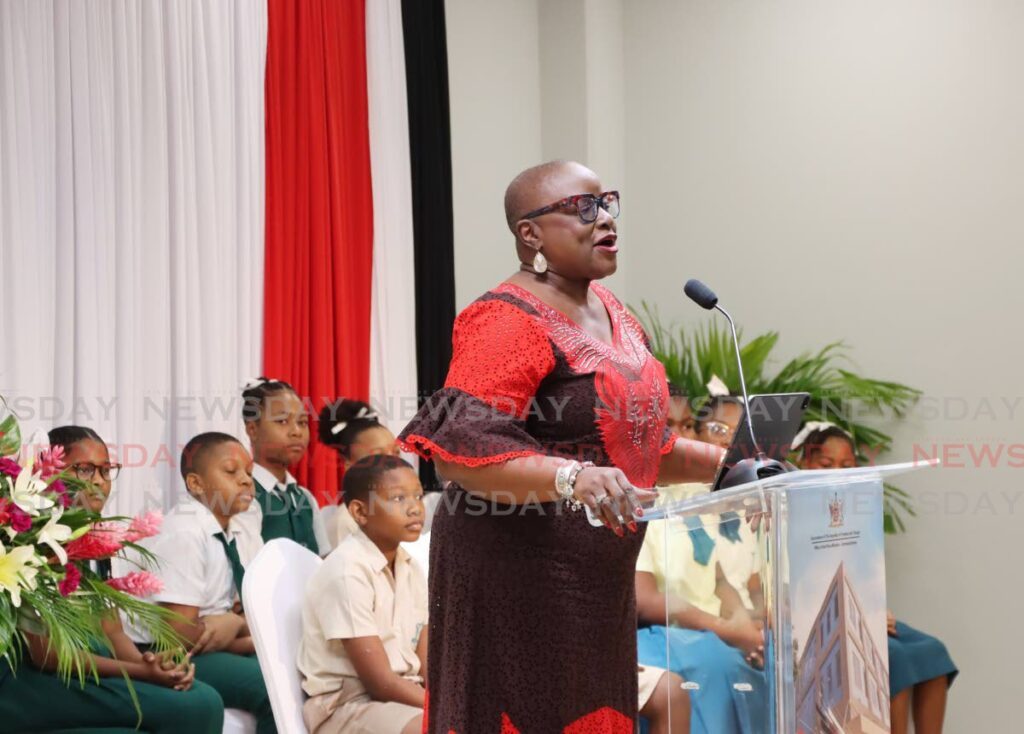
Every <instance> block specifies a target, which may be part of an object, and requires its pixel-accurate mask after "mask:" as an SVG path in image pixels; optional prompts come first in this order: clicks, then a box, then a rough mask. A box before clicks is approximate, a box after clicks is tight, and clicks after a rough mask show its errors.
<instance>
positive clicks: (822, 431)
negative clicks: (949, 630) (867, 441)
mask: <svg viewBox="0 0 1024 734" xmlns="http://www.w3.org/2000/svg"><path fill="white" fill-rule="evenodd" d="M793 443H794V447H793V448H794V449H795V450H799V452H800V459H799V463H800V468H801V469H849V468H851V467H854V466H856V465H857V454H856V450H855V446H854V443H853V439H852V438H851V437H850V434H848V433H846V431H844V430H843V429H841V428H839V426H836V425H833V424H831V423H813V424H808V425H807V426H805V429H804V431H801V433H800V434H798V435H797V437H796V439H794V441H793ZM887 616H888V625H889V638H888V639H889V696H890V697H891V703H892V706H891V720H892V731H893V734H905V733H906V732H907V731H909V730H910V729H909V727H910V720H911V718H913V721H914V731H915V732H916V733H917V734H941V732H942V726H943V721H944V719H945V716H946V694H947V691H948V689H949V687H950V686H951V685H952V684H953V680H954V678H956V676H957V672H958V671H957V667H956V665H955V664H954V663H953V659H952V658H951V657H950V656H949V652H947V650H946V646H945V645H944V644H943V643H942V641H941V640H939V639H937V638H935V637H932V636H931V635H928V634H925V633H924V632H921V631H919V630H916V629H914V628H913V627H911V626H910V625H908V624H904V623H903V622H898V621H896V617H895V615H893V613H892V612H891V611H888V612H887Z"/></svg>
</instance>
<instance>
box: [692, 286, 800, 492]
mask: <svg viewBox="0 0 1024 734" xmlns="http://www.w3.org/2000/svg"><path fill="white" fill-rule="evenodd" d="M683 292H684V293H686V295H687V296H688V297H689V298H690V300H692V301H693V302H694V303H696V304H697V305H698V306H700V307H701V308H703V309H705V310H707V311H711V310H715V311H719V312H720V313H721V314H722V315H723V316H725V318H726V319H727V320H728V321H729V329H730V330H731V331H732V345H733V348H734V349H735V350H736V365H737V366H738V367H739V372H740V388H741V389H742V390H743V415H744V416H746V419H747V430H749V431H750V440H751V441H753V443H754V450H755V451H756V452H757V454H756V455H755V456H753V457H750V458H746V459H743V460H742V461H739V462H737V463H736V464H735V465H734V466H732V467H731V468H730V469H728V471H727V473H726V475H725V477H724V479H723V481H722V487H723V488H725V487H736V486H738V485H740V484H745V483H746V482H752V481H755V480H757V479H764V478H765V477H770V476H774V475H775V474H782V473H783V472H787V471H790V468H789V467H788V466H787V465H786V464H784V463H782V462H781V461H776V460H775V459H769V458H768V457H767V456H766V455H765V453H764V451H762V450H761V444H759V443H758V441H757V434H756V433H754V422H753V420H752V419H751V417H750V396H749V395H748V394H747V380H746V378H745V377H744V376H743V358H742V357H741V356H740V340H739V337H738V336H737V335H736V324H735V323H733V320H732V316H730V315H729V312H728V311H726V310H725V309H724V308H722V307H721V306H720V305H718V296H717V295H715V292H714V291H713V290H711V289H710V288H708V287H707V286H706V285H704V284H703V283H701V282H700V281H699V280H695V279H693V278H691V279H690V280H688V281H686V285H685V286H683Z"/></svg>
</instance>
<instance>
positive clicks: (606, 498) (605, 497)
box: [597, 494, 612, 505]
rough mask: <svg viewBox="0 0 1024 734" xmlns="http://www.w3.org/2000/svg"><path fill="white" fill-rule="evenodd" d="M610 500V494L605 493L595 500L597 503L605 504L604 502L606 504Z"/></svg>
mask: <svg viewBox="0 0 1024 734" xmlns="http://www.w3.org/2000/svg"><path fill="white" fill-rule="evenodd" d="M611 501H612V496H611V495H610V494H606V495H605V496H603V497H601V498H600V499H599V500H598V501H597V504H599V505H606V504H608V503H609V502H611Z"/></svg>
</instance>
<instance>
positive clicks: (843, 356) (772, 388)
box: [637, 303, 921, 533]
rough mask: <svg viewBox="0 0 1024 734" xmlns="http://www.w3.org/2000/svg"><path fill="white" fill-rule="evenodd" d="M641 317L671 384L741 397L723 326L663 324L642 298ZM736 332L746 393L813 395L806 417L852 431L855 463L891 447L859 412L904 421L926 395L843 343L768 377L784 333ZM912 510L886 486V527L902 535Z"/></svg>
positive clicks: (695, 392)
mask: <svg viewBox="0 0 1024 734" xmlns="http://www.w3.org/2000/svg"><path fill="white" fill-rule="evenodd" d="M637 316H638V317H639V318H640V320H641V321H642V322H643V324H644V327H645V328H646V329H647V333H648V335H649V337H650V339H651V348H652V350H653V352H654V355H655V356H656V357H657V358H658V359H659V360H661V362H662V363H663V364H664V365H665V372H666V374H667V376H668V379H669V381H670V382H672V383H673V384H675V385H676V386H677V387H679V388H680V389H681V390H683V391H684V392H685V393H686V395H687V396H688V397H689V398H690V400H691V401H697V402H696V407H699V401H700V400H701V399H706V396H707V387H706V385H707V383H708V382H709V381H710V380H711V378H712V376H715V375H717V376H718V377H719V378H720V379H721V380H722V381H723V382H724V383H725V384H726V386H727V387H728V388H729V391H730V392H731V393H733V394H739V392H740V379H739V369H738V367H737V366H736V356H735V352H734V349H733V345H732V336H731V334H730V333H729V330H728V329H727V328H726V327H724V326H719V325H717V324H716V323H713V322H709V323H707V324H705V325H704V326H703V327H697V328H694V329H690V330H687V329H684V328H682V327H677V326H675V325H674V324H673V325H666V324H665V323H664V322H663V321H662V320H661V318H660V316H659V315H658V312H657V309H656V308H652V307H651V306H649V305H648V304H647V303H642V307H641V310H640V311H639V312H637ZM738 333H739V337H740V353H741V355H742V357H743V367H744V370H745V373H744V376H745V377H746V380H747V389H748V391H749V392H750V393H751V394H755V393H787V392H807V393H810V395H811V401H810V405H809V406H808V408H807V413H806V420H808V421H828V422H829V423H834V424H836V425H837V426H839V427H840V428H842V429H843V430H845V431H846V432H847V433H849V434H850V435H851V436H853V440H854V444H855V445H856V447H857V454H858V455H857V458H858V461H861V462H868V461H875V460H877V458H878V456H879V455H881V454H884V453H885V452H887V451H889V450H890V448H891V447H892V436H890V435H889V434H888V433H886V432H885V431H884V430H882V429H880V428H879V427H878V426H877V425H868V424H867V423H864V422H862V421H861V420H860V416H864V415H871V414H876V415H882V414H883V413H884V412H886V411H888V412H891V414H892V415H894V416H896V417H897V418H902V417H904V416H905V415H906V413H907V411H908V410H909V409H910V408H911V407H913V405H914V404H915V403H916V402H917V400H918V398H920V396H921V391H920V390H917V389H915V388H913V387H910V386H908V385H904V384H902V383H899V382H893V381H890V380H878V379H873V378H869V377H864V376H862V375H859V374H857V373H856V372H854V371H853V370H852V369H851V368H852V366H853V365H852V364H851V363H850V360H849V357H848V351H849V350H848V348H847V347H846V346H845V345H844V344H843V342H841V341H840V342H833V343H831V344H826V345H825V346H824V347H822V348H821V349H820V350H818V351H817V352H806V353H803V354H800V355H799V356H797V357H794V358H793V359H791V360H789V361H788V362H786V363H785V364H784V365H782V367H781V368H780V369H779V370H778V371H776V372H775V373H774V374H771V373H770V372H769V366H770V364H771V362H772V359H771V356H772V350H773V349H774V348H775V345H776V344H777V343H778V341H779V333H778V332H776V331H769V332H767V333H765V334H760V335H758V336H756V337H754V338H753V339H749V340H744V339H743V335H742V332H738ZM914 514H915V513H914V508H913V505H912V503H911V498H910V496H909V495H908V494H907V493H906V492H904V491H903V490H902V489H900V488H898V487H895V486H893V485H891V484H886V485H885V531H886V532H887V533H898V532H903V531H904V530H905V529H906V524H905V520H904V516H905V515H909V516H911V517H912V516H914Z"/></svg>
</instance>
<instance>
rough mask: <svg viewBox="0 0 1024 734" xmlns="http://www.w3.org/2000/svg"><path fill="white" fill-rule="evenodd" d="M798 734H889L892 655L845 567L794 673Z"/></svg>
mask: <svg viewBox="0 0 1024 734" xmlns="http://www.w3.org/2000/svg"><path fill="white" fill-rule="evenodd" d="M796 680H797V698H796V704H797V712H798V715H797V722H798V725H797V731H798V732H800V734H888V732H889V665H888V650H886V649H881V650H879V648H878V645H877V644H876V641H875V638H874V636H873V635H872V634H871V632H870V630H869V629H868V625H867V622H866V621H865V616H864V612H863V606H862V605H861V602H860V600H859V598H858V595H857V592H856V589H855V588H854V586H853V584H852V582H851V579H850V577H849V576H848V575H847V574H846V570H845V567H844V565H843V564H842V563H840V564H839V566H838V568H837V569H836V573H835V576H833V577H832V582H831V583H830V584H829V587H828V590H827V591H826V593H825V595H824V602H823V603H822V605H821V608H820V609H819V610H818V615H817V617H816V618H815V620H814V624H813V625H812V626H811V628H810V632H809V634H808V636H807V641H806V642H805V643H804V649H803V651H802V652H801V653H800V657H799V661H798V663H797V670H796Z"/></svg>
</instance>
